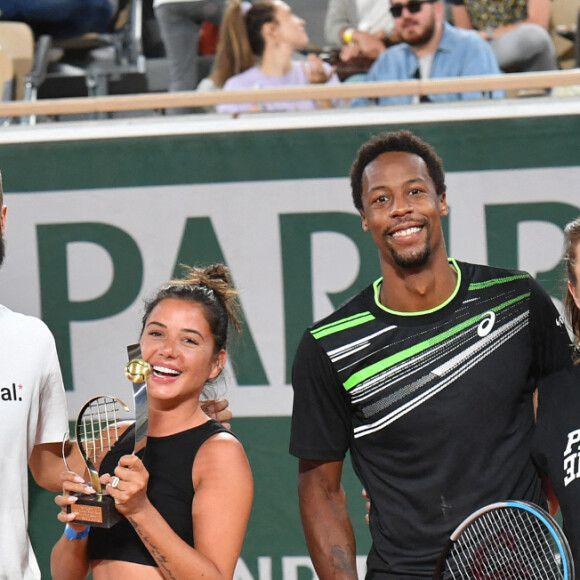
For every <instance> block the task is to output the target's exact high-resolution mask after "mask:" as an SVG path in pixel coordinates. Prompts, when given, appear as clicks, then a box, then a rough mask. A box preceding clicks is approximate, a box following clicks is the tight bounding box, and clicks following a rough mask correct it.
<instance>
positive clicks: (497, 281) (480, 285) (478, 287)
mask: <svg viewBox="0 0 580 580" xmlns="http://www.w3.org/2000/svg"><path fill="white" fill-rule="evenodd" d="M529 277H530V276H529V275H528V274H518V275H517V276H507V277H505V278H494V279H493V280H486V281H485V282H473V283H472V284H470V285H469V290H481V289H482V288H489V287H490V286H496V285H497V284H507V283H508V282H513V281H514V280H523V279H524V278H529Z"/></svg>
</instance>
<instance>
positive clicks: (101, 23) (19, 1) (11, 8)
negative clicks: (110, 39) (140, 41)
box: [0, 0, 119, 38]
mask: <svg viewBox="0 0 580 580" xmlns="http://www.w3.org/2000/svg"><path fill="white" fill-rule="evenodd" d="M118 8H119V3H118V0H85V1H83V2H79V0H0V19H2V20H11V21H15V22H26V24H28V25H29V26H30V27H31V28H32V30H33V31H34V32H35V34H36V35H39V34H49V35H51V36H53V37H55V38H59V37H70V36H77V35H81V34H85V33H87V32H108V31H109V30H110V28H111V24H112V22H113V19H114V17H115V15H116V14H117V10H118Z"/></svg>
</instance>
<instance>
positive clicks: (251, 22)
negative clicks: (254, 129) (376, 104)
mask: <svg viewBox="0 0 580 580" xmlns="http://www.w3.org/2000/svg"><path fill="white" fill-rule="evenodd" d="M225 35H227V37H228V39H229V40H228V42H229V43H230V44H229V46H228V47H227V50H228V54H227V55H216V64H217V65H218V66H219V68H217V69H216V70H215V71H214V73H213V74H212V78H213V79H214V83H215V84H216V85H217V86H219V83H221V82H224V85H223V88H224V90H236V89H251V88H256V89H259V88H266V87H283V86H301V85H308V84H310V83H336V84H338V83H339V82H340V81H339V79H338V77H337V76H336V73H335V72H334V70H333V68H332V67H331V66H330V65H328V64H326V63H323V62H322V60H320V58H318V57H317V56H316V55H313V54H309V55H308V58H307V60H306V61H304V60H293V54H294V52H295V51H297V50H301V49H304V48H305V47H306V46H307V44H308V35H307V34H306V30H305V28H304V20H302V18H299V17H298V16H296V15H295V14H293V13H292V10H291V9H290V7H289V6H288V4H286V3H285V2H282V1H281V0H261V1H259V2H256V3H255V4H253V5H251V7H249V9H247V10H245V9H243V7H242V4H241V3H240V2H239V0H231V1H230V4H229V6H228V9H227V12H226V15H225V17H224V21H223V23H222V26H221V33H220V37H223V36H225ZM220 42H221V41H220ZM224 48H226V47H225V45H223V44H222V45H218V53H219V52H220V49H224ZM242 55H243V58H244V59H249V56H248V55H251V62H252V66H251V67H250V68H246V67H247V66H248V64H249V62H247V61H246V62H242ZM238 57H240V58H238ZM222 59H223V60H222ZM236 59H238V60H237V64H236ZM222 62H227V63H230V65H229V67H230V71H229V72H234V70H235V69H239V70H242V71H243V72H239V73H238V74H234V75H233V76H230V77H229V78H227V80H226V78H224V77H225V76H226V75H227V74H228V71H227V67H221V64H222ZM224 73H225V74H224ZM257 100H258V101H259V99H257ZM336 104H337V103H333V102H332V101H330V100H324V101H313V100H308V99H304V100H298V101H273V102H268V103H260V102H255V103H239V104H223V105H218V106H217V111H218V112H220V113H239V112H242V111H288V110H296V109H315V108H327V107H332V106H334V105H336Z"/></svg>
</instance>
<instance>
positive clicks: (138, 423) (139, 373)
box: [125, 344, 151, 450]
mask: <svg viewBox="0 0 580 580" xmlns="http://www.w3.org/2000/svg"><path fill="white" fill-rule="evenodd" d="M127 354H128V355H129V362H128V363H127V365H126V366H125V376H126V377H127V378H128V379H129V380H130V381H131V382H132V383H133V403H134V405H135V447H134V450H137V446H138V445H139V443H140V442H141V441H142V440H143V439H144V438H145V436H146V435H147V423H148V414H147V379H148V378H149V377H150V376H151V365H150V364H149V363H148V362H145V361H144V360H143V359H142V358H141V347H140V345H139V344H131V345H129V346H128V347H127Z"/></svg>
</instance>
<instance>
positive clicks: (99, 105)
mask: <svg viewBox="0 0 580 580" xmlns="http://www.w3.org/2000/svg"><path fill="white" fill-rule="evenodd" d="M572 85H580V69H578V68H576V69H569V70H564V71H552V72H544V73H510V74H502V75H493V76H478V77H457V78H446V79H426V80H409V81H394V82H378V83H343V84H339V85H308V86H304V87H283V88H275V89H251V90H240V91H214V92H184V93H145V94H132V95H117V96H106V97H80V98H64V99H41V100H38V101H13V102H6V103H0V117H21V116H30V115H56V116H60V115H73V114H91V113H109V112H111V113H112V112H119V111H143V110H158V109H167V108H172V107H206V106H210V105H216V104H220V103H247V102H250V103H251V102H256V101H260V102H267V101H289V100H300V99H352V98H355V97H366V98H377V97H381V96H397V95H416V94H418V95H422V94H425V95H427V94H431V95H432V94H436V93H461V92H471V91H482V92H483V93H486V92H489V91H493V90H501V89H504V90H521V89H539V88H541V89H547V88H553V87H562V86H572ZM258 91H259V97H258V96H257V95H258Z"/></svg>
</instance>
